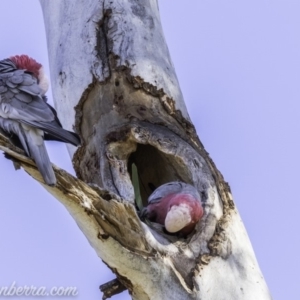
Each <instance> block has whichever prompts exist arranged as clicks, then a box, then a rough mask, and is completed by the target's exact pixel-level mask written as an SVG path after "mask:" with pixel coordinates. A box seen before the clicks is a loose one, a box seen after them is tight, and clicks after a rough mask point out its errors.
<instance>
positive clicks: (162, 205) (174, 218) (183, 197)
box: [142, 181, 203, 236]
mask: <svg viewBox="0 0 300 300" xmlns="http://www.w3.org/2000/svg"><path fill="white" fill-rule="evenodd" d="M202 215H203V208H202V204H201V198H200V195H199V193H198V191H197V190H196V189H195V188H194V187H193V186H192V185H190V184H187V183H184V182H178V181H174V182H169V183H166V184H163V185H161V186H160V187H158V188H157V189H156V190H155V191H154V192H153V193H152V194H151V195H150V197H149V198H148V206H147V207H146V208H144V210H143V212H142V216H143V217H146V218H147V219H149V220H150V221H152V222H155V223H159V224H161V225H164V227H165V229H166V231H168V232H169V233H178V234H180V235H183V236H186V235H188V234H190V233H191V232H192V231H193V230H194V228H195V226H196V224H197V222H198V221H199V220H200V219H201V217H202Z"/></svg>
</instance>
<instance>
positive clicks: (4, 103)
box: [0, 55, 80, 185]
mask: <svg viewBox="0 0 300 300" xmlns="http://www.w3.org/2000/svg"><path fill="white" fill-rule="evenodd" d="M47 89H48V80H47V77H46V76H45V74H44V72H43V67H42V65H41V64H39V63H38V62H36V61H35V60H34V59H32V58H30V57H29V56H27V55H20V56H13V57H10V58H8V59H4V60H1V61H0V128H1V129H2V131H4V133H6V134H7V135H8V136H9V137H11V138H12V140H13V141H16V140H17V145H18V146H21V147H22V148H23V149H24V151H25V152H26V154H27V155H28V156H29V157H31V158H32V159H33V160H34V161H35V163H36V165H37V168H38V170H39V171H40V173H41V174H42V176H43V179H44V181H45V183H46V184H48V185H55V184H56V178H55V174H54V171H53V168H52V165H51V162H50V159H49V156H48V153H47V150H46V147H45V143H44V139H45V140H57V141H62V142H66V143H70V144H72V145H74V146H78V145H79V144H80V138H79V136H78V135H77V134H76V133H74V132H71V131H67V130H65V129H63V128H62V125H61V123H60V121H59V119H58V117H57V113H56V111H55V109H54V108H53V107H51V106H50V105H49V104H48V103H47V98H46V96H45V93H46V92H47Z"/></svg>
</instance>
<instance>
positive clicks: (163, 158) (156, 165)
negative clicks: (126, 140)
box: [128, 144, 191, 206]
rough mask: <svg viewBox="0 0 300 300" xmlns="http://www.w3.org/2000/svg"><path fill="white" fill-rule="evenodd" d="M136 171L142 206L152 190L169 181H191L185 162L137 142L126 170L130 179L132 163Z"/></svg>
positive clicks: (145, 203) (145, 204)
mask: <svg viewBox="0 0 300 300" xmlns="http://www.w3.org/2000/svg"><path fill="white" fill-rule="evenodd" d="M133 163H134V164H135V165H136V167H137V171H138V179H139V187H140V193H141V197H142V201H143V206H147V199H148V197H149V196H150V194H151V193H152V192H153V190H154V189H155V188H157V187H159V186H160V185H162V184H164V183H167V182H170V181H178V180H179V181H184V182H187V183H189V182H190V181H191V178H190V173H189V171H188V168H187V167H186V166H185V164H184V163H183V162H182V161H181V160H180V159H179V158H178V157H176V156H173V155H169V154H166V153H163V152H161V151H159V150H158V149H156V148H155V147H153V146H150V145H142V144H138V145H137V149H136V151H135V152H133V153H131V155H130V157H129V159H128V171H129V173H130V177H131V179H132V164H133Z"/></svg>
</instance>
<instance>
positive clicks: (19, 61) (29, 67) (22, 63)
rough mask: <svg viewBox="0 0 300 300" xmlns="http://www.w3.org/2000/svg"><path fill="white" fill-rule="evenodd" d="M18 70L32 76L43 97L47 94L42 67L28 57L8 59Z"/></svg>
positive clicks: (46, 82)
mask: <svg viewBox="0 0 300 300" xmlns="http://www.w3.org/2000/svg"><path fill="white" fill-rule="evenodd" d="M9 59H10V60H11V61H12V62H13V63H14V64H15V66H16V67H17V69H20V70H26V71H28V72H30V73H32V74H33V76H34V77H35V78H36V79H37V81H38V85H39V86H40V88H41V89H42V91H43V95H44V94H45V93H46V92H47V90H48V87H49V81H48V78H47V76H46V75H45V72H44V68H43V66H42V65H41V64H40V63H38V62H37V61H36V60H34V59H33V58H31V57H29V56H28V55H24V54H23V55H15V56H11V57H10V58H9Z"/></svg>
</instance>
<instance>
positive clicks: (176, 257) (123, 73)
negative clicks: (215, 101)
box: [0, 0, 271, 300]
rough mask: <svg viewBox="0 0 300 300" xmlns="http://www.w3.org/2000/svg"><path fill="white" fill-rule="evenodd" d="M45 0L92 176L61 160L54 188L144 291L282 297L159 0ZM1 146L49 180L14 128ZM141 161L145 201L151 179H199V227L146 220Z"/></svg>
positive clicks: (53, 52) (61, 110) (69, 109)
mask: <svg viewBox="0 0 300 300" xmlns="http://www.w3.org/2000/svg"><path fill="white" fill-rule="evenodd" d="M40 2H41V4H42V8H43V12H44V18H45V25H46V32H47V40H48V49H49V60H50V66H51V80H52V87H53V96H54V100H55V103H56V108H57V110H58V114H59V117H60V119H61V121H62V123H63V125H64V126H65V127H66V128H70V129H71V128H72V126H73V125H74V126H75V128H76V130H77V131H78V133H80V135H81V138H82V141H83V143H82V146H81V147H80V148H79V150H78V151H77V152H76V153H75V155H74V156H73V150H74V149H71V148H70V149H69V150H70V154H71V156H73V162H74V167H75V170H76V173H77V176H78V177H79V178H80V179H81V180H79V179H76V178H74V177H72V176H71V175H69V174H67V173H66V172H64V171H63V170H60V169H58V168H55V171H56V176H57V179H58V184H57V186H56V187H53V188H52V187H48V186H45V185H44V187H45V188H46V189H47V190H48V191H49V192H50V193H52V194H53V195H54V196H55V197H56V198H57V199H58V200H59V201H61V203H63V204H64V205H65V207H66V208H67V209H68V211H69V212H70V213H71V215H72V216H73V218H74V219H75V221H76V222H77V224H78V225H79V227H80V229H81V230H82V232H83V233H84V234H85V236H86V237H87V239H88V240H89V242H90V244H91V246H92V247H93V248H94V249H95V251H96V252H97V254H98V255H99V256H100V257H101V259H103V261H104V262H105V263H106V264H107V265H108V266H109V267H110V268H111V269H112V270H113V271H114V272H115V273H116V275H117V277H118V279H119V280H120V281H121V282H122V283H123V284H124V285H125V286H126V287H127V288H128V289H129V291H130V292H131V294H132V297H133V298H134V299H194V298H196V299H202V300H203V299H207V300H211V299H230V300H235V299H236V300H240V299H249V300H252V299H258V300H259V299H261V300H267V299H271V296H270V294H269V292H268V288H267V286H266V284H265V281H264V279H263V276H262V274H261V272H260V269H259V266H258V264H257V261H256V258H255V254H254V252H253V250H252V246H251V243H250V241H249V238H248V236H247V233H246V231H245V228H244V226H243V223H242V221H241V219H240V217H239V214H238V212H237V210H236V208H235V206H234V203H233V201H232V197H231V194H230V189H229V186H228V184H227V183H226V182H224V180H223V177H222V175H221V174H220V173H219V171H218V170H217V169H216V167H215V165H214V163H213V162H212V160H211V159H210V158H209V156H208V154H207V152H206V151H205V150H204V148H203V146H202V144H201V143H200V141H199V139H198V137H197V134H196V132H195V129H194V126H193V125H192V124H191V122H190V119H189V116H188V113H187V110H186V107H185V104H184V101H183V97H182V94H181V91H180V88H179V84H178V82H177V78H176V74H175V71H174V67H173V65H172V63H171V59H170V56H169V52H168V48H167V46H166V43H165V39H164V36H163V33H162V28H161V24H160V18H159V12H158V6H157V2H156V1H155V0H143V1H140V0H139V1H138V0H124V1H114V0H112V1H103V0H102V1H95V0H77V1H67V0H59V1H48V0H40ZM74 107H76V110H74V109H73V108H74ZM0 148H1V149H2V150H4V151H7V152H9V153H10V154H11V155H12V156H14V157H15V158H16V159H17V160H18V161H20V163H21V165H22V166H23V167H24V168H25V170H26V171H27V172H28V173H29V174H31V175H32V176H33V177H34V178H36V179H37V180H39V181H41V177H40V175H39V173H38V172H37V170H36V168H35V167H34V164H32V162H31V161H30V160H29V159H27V158H25V157H24V156H23V155H22V153H21V152H20V151H18V150H17V149H16V148H15V147H13V146H11V145H10V144H9V143H8V141H7V139H5V138H2V137H1V139H0ZM9 149H10V150H9ZM132 162H134V163H135V164H136V165H137V168H138V171H139V174H140V177H141V178H140V179H141V182H142V183H144V188H143V189H142V191H141V192H142V197H143V199H144V200H145V199H146V198H147V196H148V195H149V193H150V189H149V188H148V187H147V183H148V182H152V183H153V184H154V185H156V186H159V185H160V184H162V183H165V182H168V181H172V180H181V181H185V182H188V183H190V184H192V185H194V186H195V187H197V189H198V190H199V192H200V193H201V196H202V199H203V202H204V203H203V205H204V210H205V214H204V217H203V219H202V220H201V222H199V224H197V227H196V231H195V233H194V234H193V235H192V236H190V237H189V238H188V239H186V240H185V239H178V238H175V237H169V236H167V235H165V234H164V233H162V232H159V229H157V226H155V224H150V223H149V224H148V225H146V224H144V223H143V222H141V221H140V220H139V218H138V216H137V213H136V210H135V207H134V205H133V203H134V191H133V187H132V184H131V180H130V172H131V170H130V163H132ZM84 182H86V183H88V184H86V183H84Z"/></svg>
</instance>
